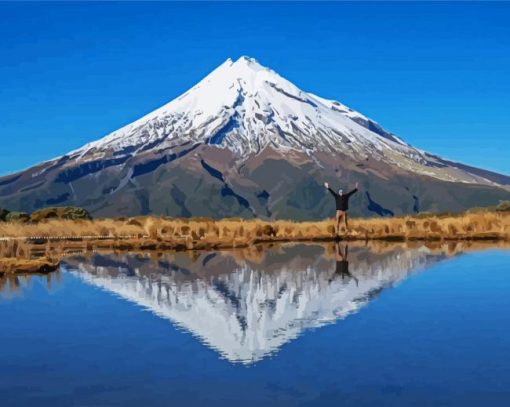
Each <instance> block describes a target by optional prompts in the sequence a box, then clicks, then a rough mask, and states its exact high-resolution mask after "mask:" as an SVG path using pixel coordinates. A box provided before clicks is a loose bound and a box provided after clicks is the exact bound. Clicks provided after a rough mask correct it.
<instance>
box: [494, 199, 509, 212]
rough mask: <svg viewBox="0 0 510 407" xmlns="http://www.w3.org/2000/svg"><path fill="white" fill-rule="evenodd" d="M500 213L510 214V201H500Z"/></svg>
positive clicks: (498, 207) (498, 208) (497, 207)
mask: <svg viewBox="0 0 510 407" xmlns="http://www.w3.org/2000/svg"><path fill="white" fill-rule="evenodd" d="M496 210H497V211H498V212H510V201H500V202H499V205H498V206H496Z"/></svg>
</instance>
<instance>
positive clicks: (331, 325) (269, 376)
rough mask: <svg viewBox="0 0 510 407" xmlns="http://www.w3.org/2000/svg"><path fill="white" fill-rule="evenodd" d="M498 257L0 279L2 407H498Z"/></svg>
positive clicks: (189, 258) (501, 372) (71, 272)
mask: <svg viewBox="0 0 510 407" xmlns="http://www.w3.org/2000/svg"><path fill="white" fill-rule="evenodd" d="M509 260H510V253H509V252H508V251H505V250H484V251H467V252H464V250H462V249H460V250H459V249H456V250H452V249H451V248H448V247H437V248H435V249H431V248H428V247H425V246H420V245H416V246H415V247H413V248H409V247H406V246H405V245H384V244H382V245H378V246H374V247H365V246H363V245H360V244H351V245H349V247H348V248H347V247H346V245H344V244H342V245H340V246H337V247H336V246H335V245H316V244H289V245H281V246H273V247H267V246H266V247H263V246H257V247H252V248H250V249H249V250H237V251H236V250H231V251H223V252H181V253H166V254H155V253H152V254H144V253H139V254H133V253H132V254H129V253H126V254H111V253H110V254H108V253H103V254H100V253H96V254H93V255H91V256H73V257H69V258H67V259H66V260H65V262H64V264H63V265H62V267H61V269H60V271H59V272H57V273H53V274H50V275H48V276H47V277H20V278H11V279H6V278H4V279H2V280H1V281H0V284H1V286H0V290H1V291H0V292H1V294H0V321H2V322H1V332H2V335H1V336H0V394H1V397H2V405H7V406H10V405H34V406H35V405H37V406H40V405H52V406H58V405H66V406H67V405H77V406H83V405H87V406H90V405H101V406H103V405H107V406H110V405H133V406H134V405H140V404H141V403H143V404H145V405H184V404H186V405H203V404H207V405H222V406H225V405H237V404H240V403H242V404H243V405H321V406H323V405H335V406H337V405H356V406H358V405H374V406H380V405H391V406H394V405H402V406H407V405H410V404H413V405H431V404H436V405H459V406H465V405H482V404H485V405H487V404H488V403H490V404H491V405H508V403H510V390H509V389H510V368H509V365H510V335H509V334H510V316H509V315H510V314H509V311H510V295H509V293H510V274H509V273H510V271H509V269H508V264H509Z"/></svg>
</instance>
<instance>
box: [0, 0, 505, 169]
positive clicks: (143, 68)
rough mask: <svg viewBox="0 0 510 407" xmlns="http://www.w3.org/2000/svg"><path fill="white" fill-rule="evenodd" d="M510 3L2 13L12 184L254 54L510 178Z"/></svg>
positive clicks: (0, 101)
mask: <svg viewBox="0 0 510 407" xmlns="http://www.w3.org/2000/svg"><path fill="white" fill-rule="evenodd" d="M509 20H510V3H458V2H454V3H402V2H397V3H390V4H385V3H380V2H377V3H317V2H315V3H289V2H286V3H279V4H278V3H276V4H275V3H260V4H252V3H179V4H176V3H151V4H148V3H145V4H141V3H118V4H115V3H48V4H45V3H32V4H27V3H18V4H16V3H0V143H1V144H0V145H1V148H0V174H6V173H9V172H13V171H16V170H20V169H23V168H26V167H28V166H30V165H33V164H36V163H38V162H40V161H42V160H46V159H50V158H53V157H55V156H58V155H61V154H64V153H66V152H68V151H70V150H72V149H75V148H78V147H80V146H81V145H83V144H85V143H86V142H89V141H92V140H95V139H98V138H100V137H102V136H104V135H106V134H107V133H109V132H110V131H113V130H115V129H117V128H119V127H121V126H123V125H125V124H127V123H129V122H130V121H133V120H134V119H137V118H138V117H140V116H141V115H143V114H145V113H148V112H150V111H152V110H154V109H155V108H157V107H159V106H160V105H162V104H164V103H166V102H168V101H170V100H171V99H173V98H174V97H176V96H178V95H179V94H181V93H182V92H184V91H186V90H187V89H188V88H189V87H191V86H192V85H194V84H195V83H196V82H198V81H199V80H200V79H201V78H202V77H203V76H205V75H206V74H207V73H208V72H209V71H211V70H213V69H214V68H215V67H216V66H217V65H219V64H220V63H222V62H223V61H224V60H225V59H227V58H228V57H232V58H238V57H239V56H241V55H249V56H251V57H254V58H256V59H257V60H259V62H260V63H261V64H263V65H266V66H268V67H271V68H272V69H274V70H275V71H277V72H278V73H280V74H281V75H282V76H284V77H286V78H287V79H289V80H290V81H292V82H294V83H295V84H296V85H297V86H298V87H300V88H301V89H303V90H307V91H311V92H313V93H315V94H318V95H320V96H323V97H326V98H331V99H337V100H339V101H341V102H342V103H344V104H346V105H348V106H350V107H352V108H354V109H356V110H358V111H360V112H361V113H363V114H365V115H367V116H369V117H371V118H373V119H374V120H376V121H378V122H379V123H381V124H382V125H383V126H384V127H385V128H386V129H388V130H390V131H392V132H394V133H396V134H398V135H399V136H401V137H402V138H403V139H405V140H406V141H407V142H409V143H411V144H413V145H415V146H416V147H419V148H423V149H425V150H427V151H430V152H433V153H436V154H440V155H442V156H445V157H447V158H450V159H454V160H458V161H462V162H464V163H467V164H472V165H476V166H481V167H484V168H489V169H492V170H496V171H499V172H503V173H506V174H509V173H510V160H509V159H508V157H507V156H508V155H509V153H510V137H509V136H510V74H509V73H510V24H509V23H508V21H509Z"/></svg>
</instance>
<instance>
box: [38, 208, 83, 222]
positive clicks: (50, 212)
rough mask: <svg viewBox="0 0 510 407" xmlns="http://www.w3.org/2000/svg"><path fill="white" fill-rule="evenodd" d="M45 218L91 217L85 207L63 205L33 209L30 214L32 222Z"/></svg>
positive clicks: (76, 218)
mask: <svg viewBox="0 0 510 407" xmlns="http://www.w3.org/2000/svg"><path fill="white" fill-rule="evenodd" d="M46 219H72V220H78V219H87V220H90V219H92V217H91V216H90V214H89V213H88V211H87V210H86V209H83V208H77V207H74V206H63V207H50V208H44V209H40V210H38V211H35V212H34V213H32V215H31V216H30V220H31V221H32V222H40V221H43V220H46Z"/></svg>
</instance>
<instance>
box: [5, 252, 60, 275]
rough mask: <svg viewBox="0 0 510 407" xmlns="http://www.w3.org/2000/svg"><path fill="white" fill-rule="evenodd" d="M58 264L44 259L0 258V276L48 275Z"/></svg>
mask: <svg viewBox="0 0 510 407" xmlns="http://www.w3.org/2000/svg"><path fill="white" fill-rule="evenodd" d="M58 265H59V262H56V261H51V260H48V259H47V258H45V257H42V258H37V259H25V258H15V257H4V258H0V276H1V275H3V274H11V273H21V274H23V273H49V272H51V271H54V270H56V269H57V268H58Z"/></svg>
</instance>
